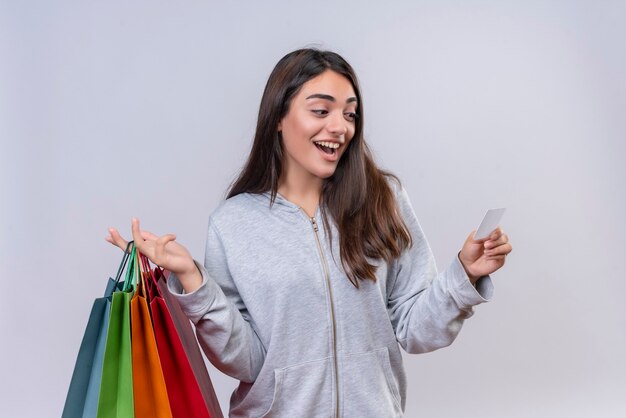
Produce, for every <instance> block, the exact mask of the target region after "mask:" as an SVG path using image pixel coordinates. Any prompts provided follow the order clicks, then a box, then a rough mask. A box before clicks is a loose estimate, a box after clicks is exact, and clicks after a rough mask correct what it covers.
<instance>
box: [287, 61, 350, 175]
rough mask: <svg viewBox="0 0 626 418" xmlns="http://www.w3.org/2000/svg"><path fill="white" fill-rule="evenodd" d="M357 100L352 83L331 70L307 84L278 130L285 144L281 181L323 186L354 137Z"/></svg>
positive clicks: (302, 88)
mask: <svg viewBox="0 0 626 418" xmlns="http://www.w3.org/2000/svg"><path fill="white" fill-rule="evenodd" d="M356 111H357V99H356V94H355V92H354V89H353V87H352V84H351V83H350V81H349V80H348V79H347V78H345V77H344V76H342V75H341V74H338V73H336V72H334V71H332V70H326V71H324V72H323V73H321V74H320V75H318V76H317V77H315V78H312V79H311V80H309V81H307V82H306V83H304V84H303V85H302V87H301V89H300V91H299V92H298V93H297V94H296V95H295V96H294V97H293V99H292V101H291V104H290V106H289V110H288V112H287V115H285V117H284V118H283V119H282V120H281V121H280V123H279V125H278V130H279V131H280V132H281V134H282V141H283V150H284V154H283V155H284V157H283V174H282V177H283V178H282V181H283V182H284V181H287V182H288V183H290V184H292V185H295V184H298V183H299V184H303V183H310V182H311V181H313V182H319V184H320V185H321V182H322V180H323V179H325V178H328V177H330V176H332V175H333V173H334V172H335V169H336V168H337V164H338V163H339V159H340V158H341V156H342V155H343V153H344V152H345V150H346V148H347V147H348V144H349V143H350V140H351V139H352V137H353V136H354V131H355V119H356Z"/></svg>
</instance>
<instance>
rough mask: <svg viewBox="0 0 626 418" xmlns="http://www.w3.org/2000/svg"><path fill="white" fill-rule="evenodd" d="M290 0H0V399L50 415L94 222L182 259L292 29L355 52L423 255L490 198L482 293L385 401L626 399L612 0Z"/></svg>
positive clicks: (601, 402) (450, 238)
mask: <svg viewBox="0 0 626 418" xmlns="http://www.w3.org/2000/svg"><path fill="white" fill-rule="evenodd" d="M128 3H130V4H128ZM295 3H296V2H287V1H284V2H277V1H264V2H253V1H248V2H241V1H239V2H229V3H228V4H227V3H226V2H210V1H188V2H166V1H156V2H155V1H145V0H144V1H134V2H123V1H106V2H95V1H69V0H57V1H20V2H18V1H12V2H9V1H0V140H1V148H0V149H1V153H0V176H1V177H0V181H1V189H0V192H1V196H0V197H1V200H0V211H1V212H0V214H1V223H0V237H1V242H0V257H1V262H0V269H1V270H0V277H1V280H2V289H3V291H2V296H1V297H0V376H2V378H1V379H0V416H2V417H55V416H59V415H60V413H61V410H62V407H63V402H64V399H65V395H66V391H67V387H68V385H69V381H70V377H71V373H72V369H73V365H74V361H75V357H76V353H77V351H78V347H79V344H80V340H81V338H82V333H83V330H84V326H85V324H86V321H87V316H88V314H89V309H90V307H91V303H92V301H93V299H94V298H95V297H98V296H99V295H100V294H101V293H102V291H103V290H104V285H105V281H106V278H107V277H108V276H109V275H111V274H114V273H115V269H116V268H117V263H118V262H119V259H120V255H121V254H120V251H119V250H116V249H114V248H113V247H112V246H110V245H109V244H108V243H106V242H105V241H104V239H103V238H104V236H105V235H106V229H107V227H109V226H117V227H119V228H120V229H121V230H122V231H123V232H124V233H125V235H126V236H128V235H129V230H130V219H131V217H132V216H137V217H139V218H140V219H141V220H142V222H143V226H144V227H145V228H147V229H149V230H152V231H153V232H156V233H159V234H161V233H166V232H175V233H176V234H177V235H178V239H179V241H180V242H182V243H183V244H185V245H187V246H188V248H189V249H190V250H191V252H192V254H193V255H194V256H195V257H196V258H199V259H201V258H202V257H203V253H204V239H205V236H204V235H205V228H206V222H207V217H208V215H209V213H210V212H211V211H212V210H213V208H215V206H216V205H217V204H218V202H219V201H220V200H221V199H222V198H223V195H224V192H225V190H226V188H227V186H228V184H229V182H230V181H231V180H232V179H233V177H234V176H235V175H236V173H237V171H238V169H239V168H240V167H241V165H242V164H243V162H244V159H245V157H246V156H247V153H248V150H249V146H250V143H251V138H252V134H253V129H254V124H255V120H256V112H257V110H258V104H259V99H260V96H261V93H262V90H263V86H264V83H265V81H266V79H267V77H268V75H269V73H270V71H271V69H272V67H273V65H274V64H275V63H276V62H277V61H278V59H279V58H280V57H282V56H283V55H284V54H286V53H287V52H289V51H291V50H293V49H296V48H299V47H303V46H309V45H314V46H320V47H323V48H329V49H333V50H335V51H337V52H339V53H341V54H343V55H344V56H345V57H346V58H347V59H348V60H349V61H350V62H351V63H352V65H353V66H354V67H355V68H356V70H357V73H358V74H359V77H360V80H361V82H362V87H363V94H364V108H365V115H366V136H367V138H368V140H369V142H370V144H371V146H372V147H373V149H374V150H375V152H376V155H377V159H378V161H379V163H380V164H381V165H382V166H384V167H386V168H388V169H390V170H392V171H394V172H395V173H396V174H398V175H399V176H400V178H401V179H402V180H403V182H404V184H405V187H406V188H407V189H408V192H409V194H410V196H411V198H412V201H413V203H414V206H415V209H416V211H417V214H418V216H419V218H420V220H421V223H422V226H423V227H424V229H425V232H426V234H427V235H428V237H429V240H430V243H431V245H432V247H433V250H434V251H435V255H436V257H437V260H438V264H439V267H440V268H444V267H446V266H447V265H448V263H449V262H450V260H451V259H452V257H453V256H454V255H455V254H456V252H457V251H458V249H459V248H460V246H461V244H462V243H463V240H464V239H465V237H466V236H467V234H468V233H469V232H470V231H471V230H472V229H473V228H475V227H476V224H477V222H478V221H479V220H480V217H481V216H482V214H483V212H484V210H485V209H487V208H489V207H498V206H506V207H507V208H508V211H507V213H506V214H505V218H504V220H503V226H504V228H505V230H506V231H507V232H508V233H509V234H510V236H511V240H512V243H513V246H514V251H513V253H512V254H511V256H509V259H508V262H507V265H506V266H505V267H504V268H503V269H502V270H501V271H499V272H498V273H496V274H495V275H494V281H495V285H496V294H495V298H494V300H493V302H491V303H489V304H487V305H482V306H480V307H479V308H478V309H477V313H476V315H475V316H474V317H473V318H472V319H470V320H469V321H468V322H467V323H466V325H465V328H464V330H463V331H462V332H461V335H460V336H459V338H458V339H457V341H456V342H455V343H454V344H453V345H452V346H451V347H449V348H446V349H443V350H440V351H438V352H435V353H432V354H426V355H421V356H408V355H407V356H406V357H405V359H406V368H407V371H408V376H409V397H408V400H407V408H406V415H407V416H408V417H458V416H466V417H480V418H483V417H493V418H496V417H497V418H500V417H556V416H559V417H565V416H567V417H592V416H593V417H623V416H626V396H625V393H626V376H625V375H626V360H625V356H624V353H625V352H626V308H625V305H624V302H623V300H624V294H625V292H626V285H625V283H624V274H623V267H622V263H623V260H624V252H625V250H626V242H625V238H624V237H625V234H626V221H625V220H624V214H625V213H626V198H625V196H626V195H625V193H624V183H625V182H624V180H625V179H626V175H625V174H626V169H625V168H624V164H623V162H622V160H624V157H625V156H626V155H625V151H626V145H625V144H624V140H625V133H626V118H624V115H625V113H626V112H625V110H626V48H625V47H624V39H626V29H625V28H626V26H624V24H623V22H624V20H625V19H626V7H625V6H624V2H618V1H615V2H613V1H587V2H582V1H577V2H576V1H537V2H534V1H530V2H529V1H518V2H511V1H495V0H494V1H463V2H460V1H452V2H445V4H443V3H444V2H438V1H406V2H394V3H392V4H389V5H384V6H383V5H382V3H383V2H373V1H372V2H364V1H350V2H348V1H346V2H334V1H318V2H303V3H301V4H298V5H296V4H295ZM212 377H213V381H214V384H215V386H216V388H217V392H218V395H219V398H220V401H221V404H222V407H223V408H224V410H226V409H227V406H228V398H229V394H230V392H231V391H232V389H233V388H234V385H235V382H234V381H233V380H232V379H230V378H227V377H225V376H223V375H221V374H219V373H218V372H217V371H215V370H212Z"/></svg>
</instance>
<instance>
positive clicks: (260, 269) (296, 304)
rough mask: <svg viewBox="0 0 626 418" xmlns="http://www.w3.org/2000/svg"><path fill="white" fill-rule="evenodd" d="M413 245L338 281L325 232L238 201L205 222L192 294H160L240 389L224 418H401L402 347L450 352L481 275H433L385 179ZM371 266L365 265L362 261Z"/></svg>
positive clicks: (419, 236)
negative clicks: (371, 273) (356, 282)
mask: <svg viewBox="0 0 626 418" xmlns="http://www.w3.org/2000/svg"><path fill="white" fill-rule="evenodd" d="M390 185H391V186H392V189H393V191H394V193H395V196H396V200H397V203H398V207H399V209H400V212H401V215H402V217H403V219H404V221H405V222H406V225H407V227H408V229H409V231H410V233H411V236H412V238H413V246H412V247H411V248H409V249H407V250H405V251H404V253H403V254H402V255H401V256H400V257H399V258H398V259H396V260H395V261H394V262H393V263H389V264H387V263H385V262H377V263H376V265H377V266H378V270H377V272H376V277H377V280H376V282H373V281H371V280H366V281H360V287H359V288H358V289H357V288H356V287H354V286H353V285H352V284H351V283H350V281H349V280H348V279H347V277H346V274H345V272H344V270H343V268H342V266H341V262H340V256H339V242H338V231H337V229H336V228H335V226H334V224H333V222H330V224H331V229H332V239H333V242H332V251H331V245H330V243H329V241H328V238H327V234H326V231H325V229H324V228H323V226H322V225H323V223H322V218H321V216H320V210H319V208H318V210H317V212H316V214H315V217H313V218H311V217H309V216H308V215H307V214H306V213H305V212H304V210H302V209H301V208H300V207H298V206H297V205H295V204H294V203H292V202H290V201H288V200H286V199H285V198H283V197H282V196H281V195H277V198H276V201H275V202H274V205H273V206H271V207H270V195H269V193H265V194H248V193H244V194H240V195H237V196H234V197H232V198H230V199H227V200H225V201H224V202H222V204H220V205H219V207H218V208H217V209H216V210H215V211H214V212H213V214H212V215H211V216H210V219H209V227H208V236H207V245H206V258H205V263H204V267H203V266H201V265H199V264H198V263H196V264H198V267H199V268H200V270H201V272H202V276H203V283H202V286H201V287H200V288H199V289H197V290H196V291H194V292H193V293H189V294H184V292H183V290H182V287H181V285H180V283H179V282H178V281H177V280H176V278H175V277H174V276H171V279H170V280H169V290H170V292H171V293H173V294H174V295H176V297H177V299H178V301H179V302H180V305H181V307H182V308H183V310H184V311H185V313H186V314H187V315H188V316H189V318H190V319H191V320H192V321H193V323H194V324H195V325H196V332H197V335H198V340H199V342H200V345H201V346H202V348H203V350H204V352H205V353H206V355H207V356H208V358H209V360H210V361H211V363H213V365H215V367H217V368H218V369H219V370H221V371H222V372H224V373H226V374H227V375H229V376H232V377H233V378H235V379H238V380H239V381H240V384H239V386H238V388H237V389H236V390H235V391H234V393H233V395H232V397H231V403H230V416H231V417H237V418H239V417H242V418H243V417H289V418H293V417H324V418H328V417H334V418H338V417H347V418H353V417H356V418H360V417H372V418H374V417H376V418H384V417H401V416H402V414H403V410H404V407H405V402H406V397H407V387H406V375H405V372H404V368H403V365H402V356H401V352H400V348H399V347H402V348H403V349H404V350H405V351H407V352H409V353H424V352H428V351H432V350H436V349H438V348H441V347H445V346H447V345H449V344H450V343H452V341H453V340H454V338H455V337H456V335H457V334H458V332H459V330H460V329H461V325H462V324H463V321H464V320H465V319H466V318H468V317H470V316H471V315H472V313H473V306H475V305H477V304H479V303H482V302H485V301H487V300H488V299H490V298H491V294H492V289H493V286H492V283H491V279H490V278H489V276H485V277H482V278H480V279H479V280H478V282H477V284H476V287H474V286H472V284H471V283H470V281H469V279H468V277H467V275H466V273H465V271H464V269H463V266H462V265H461V263H460V261H459V260H458V258H456V257H455V258H454V260H453V261H452V263H451V264H450V265H449V266H448V268H447V269H446V270H444V271H442V272H441V273H439V274H438V273H437V269H436V266H435V260H434V257H433V254H432V251H431V249H430V247H429V245H428V242H427V241H426V238H425V236H424V234H423V232H422V229H421V227H420V225H419V223H418V220H417V218H416V216H415V213H414V211H413V208H412V207H411V203H410V201H409V198H408V196H407V194H406V191H405V190H404V188H402V187H401V186H399V185H398V184H397V183H396V182H395V181H393V180H391V181H390ZM370 261H372V260H370Z"/></svg>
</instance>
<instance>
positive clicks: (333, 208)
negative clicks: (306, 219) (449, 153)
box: [227, 48, 412, 288]
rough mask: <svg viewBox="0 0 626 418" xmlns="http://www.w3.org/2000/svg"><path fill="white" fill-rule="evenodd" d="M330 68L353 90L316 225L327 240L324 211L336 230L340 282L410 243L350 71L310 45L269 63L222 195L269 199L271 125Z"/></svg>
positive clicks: (273, 176) (277, 158) (274, 184)
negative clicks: (344, 142) (239, 161)
mask: <svg viewBox="0 0 626 418" xmlns="http://www.w3.org/2000/svg"><path fill="white" fill-rule="evenodd" d="M327 70H332V71H335V72H336V73H338V74H341V75H343V76H344V77H346V78H347V79H348V80H349V81H350V83H352V87H353V88H354V91H355V93H356V97H357V104H358V107H357V110H356V113H357V117H356V120H355V131H354V136H353V137H352V139H351V140H350V142H349V144H348V147H347V148H346V150H345V153H344V154H343V155H342V157H341V159H340V160H339V162H338V164H337V168H336V170H335V172H334V174H333V175H332V176H330V177H329V178H327V179H325V180H324V182H323V186H322V191H321V197H320V209H321V213H322V218H323V222H324V228H325V230H326V232H327V234H328V236H329V237H330V242H331V245H332V232H331V229H330V227H329V220H328V214H330V216H331V217H332V219H333V220H334V221H335V223H336V226H337V230H338V231H339V248H340V250H339V253H340V256H341V264H342V266H343V268H344V270H345V272H346V274H347V276H348V280H350V282H352V284H353V285H354V286H355V287H357V288H358V287H359V280H373V281H376V275H375V273H376V269H377V267H376V264H375V263H373V262H370V260H368V259H371V260H381V259H383V260H385V261H386V262H391V261H392V260H394V259H395V258H397V257H399V256H400V254H401V253H402V251H403V250H404V249H406V248H407V247H410V246H411V245H412V240H411V234H410V233H409V230H408V229H407V227H406V225H405V223H404V221H403V220H402V217H401V216H400V213H399V210H398V208H397V207H396V206H397V205H396V202H395V199H394V195H393V191H392V190H391V187H390V185H389V183H388V179H389V178H391V179H393V181H397V182H398V184H399V183H400V181H399V180H398V178H397V177H396V176H395V175H393V174H391V173H390V172H387V171H384V170H381V169H380V168H378V167H377V166H376V164H375V163H374V159H373V157H372V153H371V151H370V149H369V147H368V146H367V144H366V143H365V139H364V138H363V101H362V98H361V91H360V89H359V84H358V81H357V77H356V74H355V72H354V70H353V69H352V67H351V66H350V64H348V62H347V61H346V60H345V59H343V58H342V57H341V56H340V55H339V54H336V53H334V52H331V51H321V50H318V49H311V48H307V49H299V50H296V51H293V52H291V53H289V54H287V55H285V56H284V57H283V58H282V59H281V60H280V61H279V62H278V64H276V67H274V70H273V71H272V73H271V74H270V77H269V79H268V81H267V84H266V86H265V91H264V92H263V97H262V98H261V105H260V107H259V115H258V119H257V126H256V133H255V135H254V142H253V144H252V150H251V151H250V155H249V157H248V160H247V162H246V164H245V165H244V167H243V169H242V170H241V172H240V174H239V176H238V178H237V179H236V180H235V181H234V182H233V184H232V185H231V187H230V190H229V192H228V194H227V198H230V197H232V196H236V195H238V194H240V193H246V192H247V193H257V194H258V193H265V192H268V191H269V192H270V193H271V204H273V203H274V200H275V199H276V193H277V190H278V182H279V179H280V176H281V173H282V169H283V148H282V141H281V140H280V133H279V132H278V124H279V122H280V121H281V120H282V119H283V118H284V117H285V116H286V115H287V112H288V110H289V106H290V104H291V100H292V99H293V97H294V96H295V95H296V94H297V93H298V91H299V90H300V88H301V87H302V85H303V84H304V83H306V82H307V81H308V80H311V79H312V78H314V77H316V76H318V75H320V74H321V73H323V72H324V71H327Z"/></svg>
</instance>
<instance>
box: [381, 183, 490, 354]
mask: <svg viewBox="0 0 626 418" xmlns="http://www.w3.org/2000/svg"><path fill="white" fill-rule="evenodd" d="M394 186H395V187H396V188H397V190H396V196H397V203H398V205H399V210H400V212H401V215H402V217H403V219H404V221H405V223H406V225H407V227H408V229H409V231H410V233H411V237H412V238H413V245H412V247H411V248H408V249H407V250H405V251H404V253H403V254H402V255H401V256H400V257H399V258H398V259H397V260H395V262H394V264H393V265H392V268H391V269H390V270H389V274H390V278H389V279H390V280H389V283H390V286H389V288H388V310H389V316H390V318H391V322H392V324H393V327H394V330H395V333H396V338H397V340H398V342H399V343H400V345H401V346H402V348H403V349H404V350H405V351H407V352H408V353H425V352H429V351H433V350H436V349H438V348H442V347H446V346H448V345H450V344H451V343H452V342H453V341H454V339H455V338H456V336H457V335H458V333H459V331H460V330H461V326H462V325H463V321H464V320H465V319H467V318H469V317H470V316H472V315H473V313H474V310H473V307H474V306H476V305H478V304H480V303H483V302H487V301H488V300H490V299H491V296H492V294H493V284H492V282H491V278H490V277H489V276H484V277H481V278H479V279H478V281H477V282H476V287H474V286H473V285H472V283H471V282H470V281H469V277H467V274H466V273H465V269H464V268H463V266H462V264H461V261H460V260H459V258H458V256H456V257H454V259H453V260H452V262H451V263H450V265H449V266H448V268H447V269H446V270H444V271H442V272H441V273H438V272H437V267H436V265H435V259H434V256H433V254H432V250H431V249H430V246H429V244H428V242H427V241H426V237H425V236H424V233H423V231H422V228H421V226H420V224H419V222H418V220H417V217H416V216H415V212H414V210H413V208H412V206H411V202H410V200H409V197H408V195H407V193H406V190H405V189H404V188H402V187H401V186H397V185H394ZM392 187H393V186H392Z"/></svg>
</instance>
